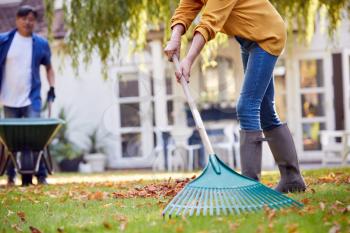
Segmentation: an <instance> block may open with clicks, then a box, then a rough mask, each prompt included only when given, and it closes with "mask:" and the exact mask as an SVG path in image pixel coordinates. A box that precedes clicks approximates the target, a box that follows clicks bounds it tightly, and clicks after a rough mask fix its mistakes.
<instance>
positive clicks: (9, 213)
mask: <svg viewBox="0 0 350 233" xmlns="http://www.w3.org/2000/svg"><path fill="white" fill-rule="evenodd" d="M14 213H15V212H13V211H11V210H7V217H10V216H11V215H13V214H14Z"/></svg>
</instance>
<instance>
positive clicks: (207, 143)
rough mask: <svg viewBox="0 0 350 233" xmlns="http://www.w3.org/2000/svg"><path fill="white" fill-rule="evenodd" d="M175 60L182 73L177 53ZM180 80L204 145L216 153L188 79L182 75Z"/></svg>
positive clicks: (209, 151)
mask: <svg viewBox="0 0 350 233" xmlns="http://www.w3.org/2000/svg"><path fill="white" fill-rule="evenodd" d="M173 62H174V64H175V68H176V70H177V71H178V72H180V73H181V71H180V63H179V59H178V58H177V56H176V55H174V56H173ZM180 82H181V85H182V89H183V91H184V93H185V96H186V99H187V102H188V105H189V106H190V109H191V112H192V115H193V118H194V121H195V123H196V126H197V129H198V132H199V135H200V137H201V139H202V142H203V144H204V147H205V149H206V151H207V152H208V153H209V154H210V155H212V154H214V150H213V147H212V145H211V143H210V140H209V137H208V134H207V131H206V130H205V127H204V124H203V121H202V118H201V116H200V114H199V111H198V109H197V106H196V103H195V101H194V100H193V98H192V96H191V93H190V89H189V87H188V84H187V81H186V80H185V78H184V77H183V76H181V79H180Z"/></svg>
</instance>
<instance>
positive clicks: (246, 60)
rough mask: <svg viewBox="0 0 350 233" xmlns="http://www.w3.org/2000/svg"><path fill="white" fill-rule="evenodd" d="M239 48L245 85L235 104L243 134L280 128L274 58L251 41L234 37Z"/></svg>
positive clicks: (275, 59)
mask: <svg viewBox="0 0 350 233" xmlns="http://www.w3.org/2000/svg"><path fill="white" fill-rule="evenodd" d="M236 39H237V41H238V43H239V44H240V45H241V52H242V61H243V68H244V81H243V87H242V90H241V93H240V97H239V101H238V104H237V118H238V120H239V122H240V126H241V129H242V130H249V131H257V130H262V129H263V130H269V129H273V128H275V127H277V126H280V125H281V124H282V123H281V122H280V120H279V118H278V115H277V113H276V110H275V101H274V95H275V93H274V80H273V69H274V67H275V64H276V61H277V58H278V57H277V56H273V55H271V54H269V53H268V52H266V51H265V50H263V49H262V48H260V46H259V45H258V44H257V43H256V42H253V41H249V40H246V39H243V38H240V37H236Z"/></svg>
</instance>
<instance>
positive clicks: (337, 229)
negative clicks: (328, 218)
mask: <svg viewBox="0 0 350 233" xmlns="http://www.w3.org/2000/svg"><path fill="white" fill-rule="evenodd" d="M338 232H340V225H339V224H335V225H333V226H332V227H331V228H330V229H329V231H328V233H338Z"/></svg>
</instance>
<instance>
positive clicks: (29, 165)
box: [21, 152, 34, 186]
mask: <svg viewBox="0 0 350 233" xmlns="http://www.w3.org/2000/svg"><path fill="white" fill-rule="evenodd" d="M21 166H22V167H21V170H23V171H30V170H32V171H33V172H34V161H33V154H32V152H25V153H24V154H23V156H21ZM32 178H33V174H22V185H23V186H28V185H31V184H33V182H32Z"/></svg>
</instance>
